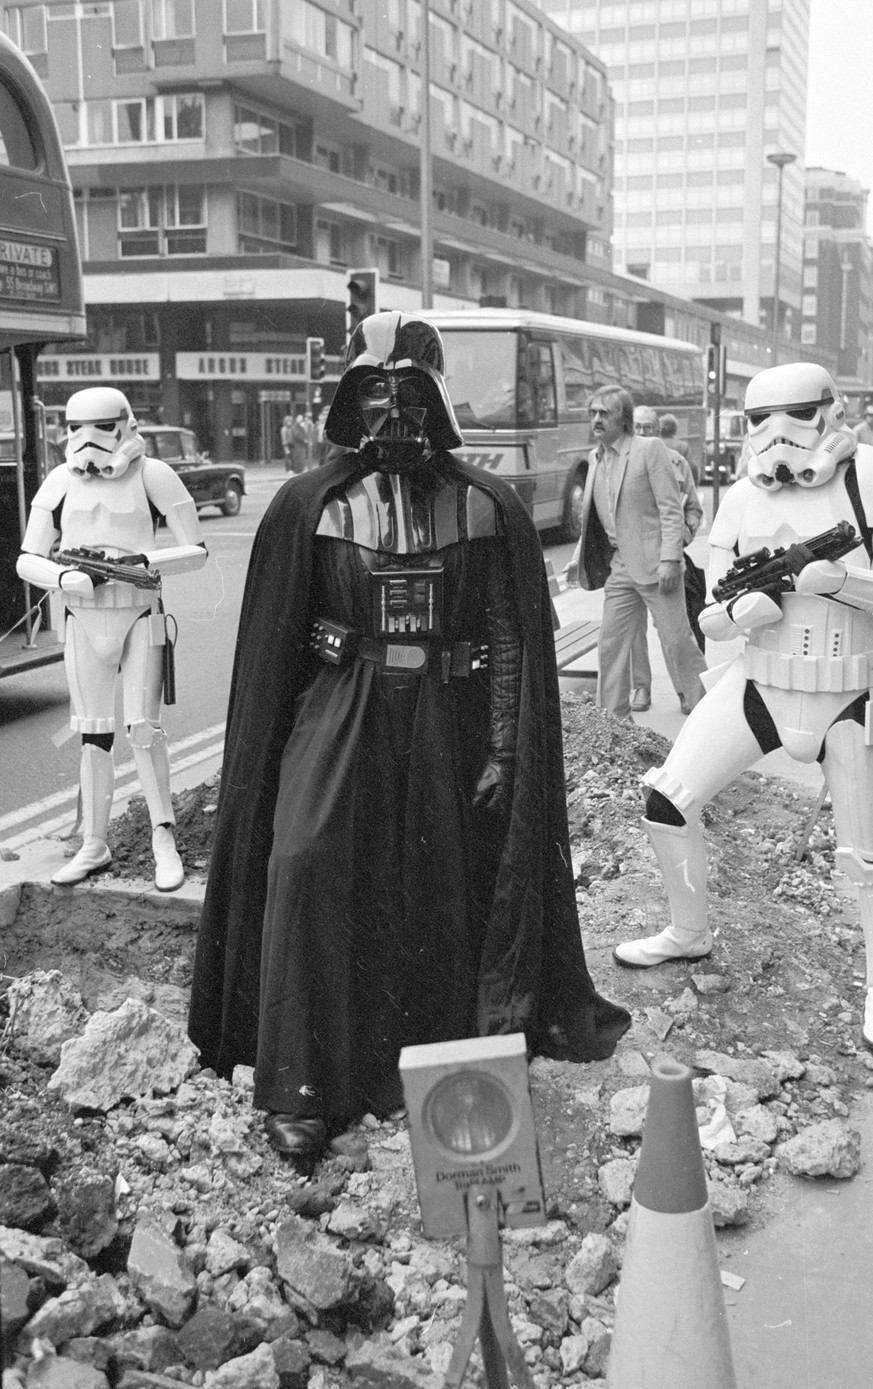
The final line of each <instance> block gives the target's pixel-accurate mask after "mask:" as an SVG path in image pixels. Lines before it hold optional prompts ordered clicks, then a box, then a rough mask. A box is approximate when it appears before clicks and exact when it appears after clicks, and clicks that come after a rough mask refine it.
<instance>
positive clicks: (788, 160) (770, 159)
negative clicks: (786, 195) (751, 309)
mask: <svg viewBox="0 0 873 1389" xmlns="http://www.w3.org/2000/svg"><path fill="white" fill-rule="evenodd" d="M796 158H797V155H796V154H790V153H789V152H788V150H777V151H776V152H775V154H768V155H767V163H768V164H775V165H776V168H777V169H778V170H779V179H778V182H777V185H776V257H775V263H774V265H773V366H774V367H775V366H777V365H778V362H779V271H780V269H781V261H782V171H783V169H784V168H785V165H786V164H793V163H794V161H795V159H796Z"/></svg>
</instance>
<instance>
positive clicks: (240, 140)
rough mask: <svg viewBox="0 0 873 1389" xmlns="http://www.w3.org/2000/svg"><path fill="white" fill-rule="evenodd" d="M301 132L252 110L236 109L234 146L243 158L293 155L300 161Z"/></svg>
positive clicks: (243, 107) (234, 110)
mask: <svg viewBox="0 0 873 1389" xmlns="http://www.w3.org/2000/svg"><path fill="white" fill-rule="evenodd" d="M298 135H299V131H298V128H297V126H296V125H292V124H291V123H290V122H288V121H278V120H276V119H275V117H273V116H265V115H264V114H263V113H262V112H260V111H253V110H252V109H251V108H250V107H248V106H234V108H233V143H234V145H235V146H236V148H237V149H238V150H240V151H241V153H243V154H290V155H291V156H292V158H299V149H298Z"/></svg>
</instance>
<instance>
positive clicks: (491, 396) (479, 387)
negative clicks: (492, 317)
mask: <svg viewBox="0 0 873 1389" xmlns="http://www.w3.org/2000/svg"><path fill="white" fill-rule="evenodd" d="M441 334H442V339H443V345H444V347H445V350H446V386H447V388H448V392H449V397H450V399H451V402H452V405H453V406H454V407H455V414H456V416H457V420H458V424H459V425H460V427H461V429H465V428H466V429H475V428H476V427H477V426H483V427H485V428H489V429H514V428H515V427H516V425H517V424H519V423H522V422H523V421H521V420H517V418H516V358H517V355H518V333H517V331H516V330H515V329H511V328H510V329H507V330H506V331H505V332H504V331H501V330H498V331H494V332H491V331H484V332H481V333H480V332H475V331H473V332H471V331H469V330H466V329H460V330H458V331H453V330H452V329H450V328H449V329H442V330H441ZM524 423H531V421H530V420H527V421H524Z"/></svg>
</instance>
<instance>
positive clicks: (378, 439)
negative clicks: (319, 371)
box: [324, 311, 464, 470]
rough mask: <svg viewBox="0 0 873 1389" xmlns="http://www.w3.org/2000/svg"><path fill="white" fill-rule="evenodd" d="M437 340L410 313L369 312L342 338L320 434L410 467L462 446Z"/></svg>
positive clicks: (383, 463) (387, 464) (384, 462)
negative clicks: (341, 362)
mask: <svg viewBox="0 0 873 1389" xmlns="http://www.w3.org/2000/svg"><path fill="white" fill-rule="evenodd" d="M444 370H445V354H444V352H443V343H442V338H441V337H440V335H439V333H438V332H437V330H436V328H435V327H434V326H433V324H432V323H429V322H428V321H427V319H425V318H420V317H419V316H418V315H416V314H407V313H398V312H395V311H391V312H388V313H376V314H371V315H370V317H369V318H365V319H363V320H362V321H361V322H360V323H359V324H358V326H357V328H356V329H355V331H354V333H353V334H352V336H351V339H350V341H349V346H348V351H347V353H346V370H345V373H344V374H343V377H342V380H341V381H340V383H339V386H338V387H337V391H336V395H335V396H334V398H333V401H332V403H331V407H330V410H329V411H328V415H327V420H326V421H325V426H324V433H325V437H326V438H327V439H329V440H330V442H331V443H332V444H341V445H344V446H345V447H346V448H354V449H356V448H361V447H365V446H366V447H369V448H370V449H371V451H373V452H374V453H375V455H376V457H377V459H378V463H379V466H380V467H383V468H387V469H389V470H391V469H402V468H411V467H416V466H419V465H421V464H422V463H426V462H427V460H428V458H430V456H431V454H432V453H433V452H434V450H435V449H454V448H458V447H459V446H460V445H461V444H462V443H463V442H464V441H463V439H462V437H461V432H460V430H459V428H458V422H457V420H456V419H455V412H454V410H453V408H452V403H451V400H450V399H449V394H448V391H447V390H446V383H445V380H444V376H443V373H444Z"/></svg>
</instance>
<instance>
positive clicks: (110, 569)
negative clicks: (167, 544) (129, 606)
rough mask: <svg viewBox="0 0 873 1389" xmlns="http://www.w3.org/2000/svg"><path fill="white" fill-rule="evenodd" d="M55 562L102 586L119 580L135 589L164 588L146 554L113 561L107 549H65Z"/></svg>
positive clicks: (121, 557)
mask: <svg viewBox="0 0 873 1389" xmlns="http://www.w3.org/2000/svg"><path fill="white" fill-rule="evenodd" d="M55 561H56V563H57V564H63V565H66V567H67V568H68V569H80V570H81V571H82V573H83V574H87V575H88V577H89V579H92V580H93V581H94V583H95V584H96V585H98V586H99V585H100V584H105V583H108V581H109V580H110V579H116V580H117V581H118V582H119V583H122V584H133V587H134V588H150V589H160V587H161V575H160V572H159V570H157V569H151V568H149V565H148V562H147V560H146V557H145V555H119V556H118V558H117V559H112V558H111V557H110V556H108V555H106V554H105V553H104V552H103V550H88V549H86V548H85V547H84V546H83V547H82V548H81V549H78V550H61V551H60V552H59V553H58V554H57V555H56V556H55Z"/></svg>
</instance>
